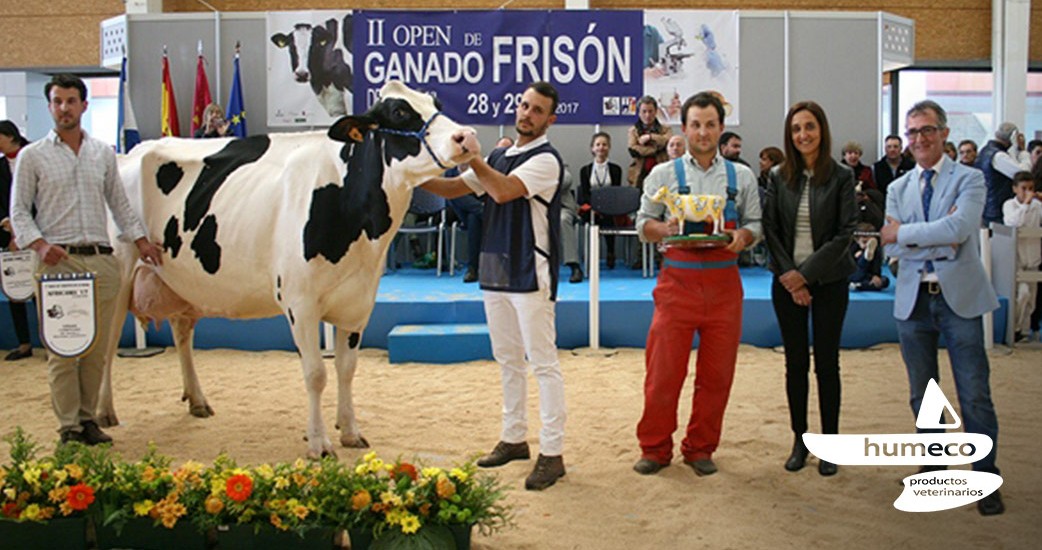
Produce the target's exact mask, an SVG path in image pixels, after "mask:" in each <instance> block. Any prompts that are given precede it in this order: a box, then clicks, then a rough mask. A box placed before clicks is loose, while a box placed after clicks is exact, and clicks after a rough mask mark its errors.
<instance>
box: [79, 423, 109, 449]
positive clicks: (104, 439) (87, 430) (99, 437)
mask: <svg viewBox="0 0 1042 550" xmlns="http://www.w3.org/2000/svg"><path fill="white" fill-rule="evenodd" d="M80 426H83V432H81V433H82V434H83V439H84V441H86V442H87V445H98V444H101V443H112V436H110V435H108V434H106V433H105V432H103V431H101V428H99V427H98V425H97V423H95V422H94V421H93V420H86V421H83V422H80Z"/></svg>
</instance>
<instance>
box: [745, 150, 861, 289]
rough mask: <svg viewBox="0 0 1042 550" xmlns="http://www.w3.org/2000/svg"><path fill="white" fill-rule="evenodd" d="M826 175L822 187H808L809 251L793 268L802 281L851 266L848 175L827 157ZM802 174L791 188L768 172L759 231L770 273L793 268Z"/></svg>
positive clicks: (853, 214)
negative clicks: (764, 240) (763, 238)
mask: <svg viewBox="0 0 1042 550" xmlns="http://www.w3.org/2000/svg"><path fill="white" fill-rule="evenodd" d="M832 165H833V166H832V175H831V176H830V177H829V179H828V181H826V182H825V184H824V185H816V186H810V188H809V191H810V229H811V239H812V240H813V241H814V253H813V254H811V255H810V257H808V258H807V259H806V260H805V261H804V262H803V265H801V266H800V267H799V268H798V269H799V271H800V273H801V274H802V275H803V278H804V279H806V280H807V284H819V283H831V282H834V281H839V280H845V279H847V278H848V277H850V274H851V273H853V272H854V271H855V270H856V269H857V266H856V265H855V264H854V258H853V257H852V256H851V254H850V243H851V240H852V239H853V235H854V229H855V228H856V227H857V220H858V208H857V202H856V201H855V199H854V173H853V172H851V171H850V169H849V168H847V167H845V166H842V165H840V164H839V163H837V162H835V161H832ZM805 187H807V177H806V176H805V175H802V174H801V175H800V177H799V185H798V186H797V189H795V190H793V189H790V188H789V186H788V185H786V184H785V181H784V179H783V178H782V175H781V171H780V170H779V169H778V168H775V169H773V170H771V180H770V184H769V185H768V187H767V197H766V199H765V205H764V209H763V230H764V234H765V235H766V236H767V250H768V251H769V252H770V257H771V263H770V269H771V271H773V272H774V273H775V274H776V275H782V274H784V273H786V272H787V271H790V270H793V269H797V267H796V264H795V262H794V261H793V259H792V253H793V249H794V248H795V246H796V212H797V210H798V209H799V205H800V193H801V192H802V191H803V189H804V188H805Z"/></svg>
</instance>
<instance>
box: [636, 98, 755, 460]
mask: <svg viewBox="0 0 1042 550" xmlns="http://www.w3.org/2000/svg"><path fill="white" fill-rule="evenodd" d="M681 123H682V125H683V132H684V135H685V136H686V137H687V144H688V151H687V153H685V154H684V156H682V157H680V158H678V159H676V160H674V161H673V162H667V163H664V164H659V165H658V166H656V167H655V168H654V169H653V170H652V172H651V173H650V174H648V177H647V178H646V179H645V180H644V197H643V199H642V201H641V208H640V212H639V214H638V216H637V230H638V232H639V233H640V235H641V238H642V239H644V240H645V241H647V242H652V243H657V242H660V241H661V240H662V239H663V238H665V237H669V236H673V235H678V234H679V233H680V223H684V222H683V221H682V220H676V219H669V220H666V219H665V213H666V212H665V206H663V205H662V204H658V203H654V202H652V201H651V199H650V197H651V196H653V195H654V194H655V192H656V191H658V189H659V188H660V187H663V186H665V187H667V188H668V189H669V190H670V191H673V192H677V193H681V194H687V193H690V194H694V195H719V196H722V197H726V198H727V208H726V211H725V215H724V227H725V228H726V229H725V231H726V232H727V233H728V234H729V235H730V236H731V238H732V240H731V242H730V244H728V245H727V246H726V247H721V248H679V247H671V248H668V249H667V250H666V252H665V258H664V260H663V264H662V272H661V273H660V274H659V279H658V285H657V286H656V287H655V291H654V298H655V315H654V317H653V318H652V320H651V328H650V330H649V331H648V343H647V349H646V352H645V362H646V365H647V375H646V378H645V380H644V415H643V417H642V418H641V419H640V423H639V424H637V439H638V440H639V441H640V448H641V458H640V460H639V461H637V463H636V464H634V466H633V469H634V470H636V471H637V472H638V473H640V474H644V475H648V474H653V473H655V472H657V471H659V470H661V469H662V468H664V467H665V466H668V465H669V462H670V460H672V457H673V432H674V431H676V428H677V403H678V401H679V400H680V392H681V390H682V389H683V385H684V379H685V378H686V377H687V370H688V360H689V358H690V356H691V344H692V340H693V338H694V335H695V333H696V332H697V333H698V336H699V344H698V359H697V362H696V364H695V392H694V396H693V398H692V403H693V405H692V409H691V418H690V420H689V421H688V425H687V431H686V435H685V437H684V440H683V442H682V443H681V454H682V455H683V456H684V463H685V464H688V465H689V466H691V467H692V468H693V469H694V470H695V473H696V474H698V475H700V476H702V475H710V474H713V473H716V464H714V463H713V460H712V456H713V452H714V451H715V450H716V447H717V445H718V444H719V442H720V430H721V426H722V424H723V419H724V409H725V408H726V407H727V398H728V396H729V395H730V392H731V382H732V381H733V380H734V368H735V361H736V359H737V356H738V343H739V341H740V339H741V335H742V296H743V293H742V281H741V279H740V278H739V276H738V265H737V259H738V253H739V252H741V251H742V250H744V249H745V248H748V247H749V246H752V245H753V244H754V243H756V242H757V241H758V240H759V238H760V233H761V227H760V198H759V194H758V191H757V187H756V178H755V177H754V176H753V173H752V171H751V170H750V169H749V168H748V167H746V166H742V165H740V164H735V163H732V162H730V161H728V160H726V159H724V158H723V157H721V156H720V155H719V154H718V151H717V142H718V140H719V138H720V134H721V133H722V132H723V130H724V107H723V105H722V104H721V103H720V100H719V99H718V98H717V97H716V96H715V95H713V94H711V93H707V92H701V93H698V94H695V95H694V96H692V97H690V98H688V100H687V101H686V102H684V106H683V108H682V110H681ZM694 225H695V224H687V225H686V226H685V231H684V234H690V233H692V232H693V231H697V230H699V228H697V227H695V226H694Z"/></svg>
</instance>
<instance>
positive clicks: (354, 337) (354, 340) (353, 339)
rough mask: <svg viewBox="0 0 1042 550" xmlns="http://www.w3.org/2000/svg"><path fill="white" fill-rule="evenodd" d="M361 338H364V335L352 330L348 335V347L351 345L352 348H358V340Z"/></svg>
mask: <svg viewBox="0 0 1042 550" xmlns="http://www.w3.org/2000/svg"><path fill="white" fill-rule="evenodd" d="M361 339H362V335H361V334H359V333H357V332H352V333H351V335H350V336H348V337H347V345H348V347H350V348H357V347H358V342H359V340H361Z"/></svg>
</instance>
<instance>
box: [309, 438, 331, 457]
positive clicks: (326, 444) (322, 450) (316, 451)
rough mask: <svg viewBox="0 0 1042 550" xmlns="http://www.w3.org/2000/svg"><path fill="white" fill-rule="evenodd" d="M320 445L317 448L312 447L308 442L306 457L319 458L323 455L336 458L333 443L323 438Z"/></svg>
mask: <svg viewBox="0 0 1042 550" xmlns="http://www.w3.org/2000/svg"><path fill="white" fill-rule="evenodd" d="M323 440H324V441H323V442H322V445H321V446H319V447H318V448H316V447H314V446H313V445H311V444H310V441H309V442H308V443H309V444H308V459H309V460H321V459H322V458H323V457H327V456H331V457H333V458H336V451H334V450H333V443H331V442H330V441H329V440H328V439H326V438H323Z"/></svg>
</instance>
